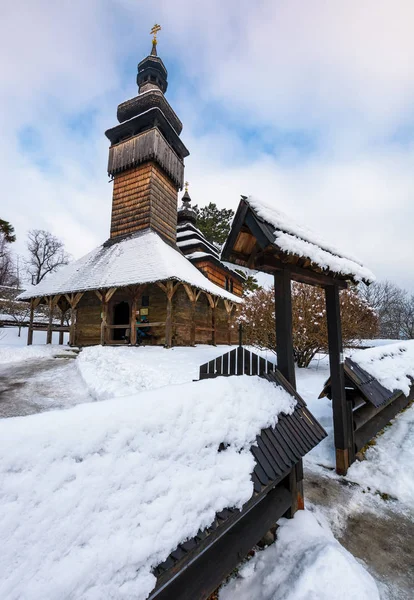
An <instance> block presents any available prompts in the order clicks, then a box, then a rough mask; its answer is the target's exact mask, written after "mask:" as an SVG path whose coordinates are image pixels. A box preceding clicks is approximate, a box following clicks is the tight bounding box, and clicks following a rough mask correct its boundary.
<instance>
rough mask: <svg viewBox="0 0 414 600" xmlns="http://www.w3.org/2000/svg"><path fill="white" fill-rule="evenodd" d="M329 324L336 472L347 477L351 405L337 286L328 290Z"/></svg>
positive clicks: (352, 448)
mask: <svg viewBox="0 0 414 600" xmlns="http://www.w3.org/2000/svg"><path fill="white" fill-rule="evenodd" d="M325 294H326V317H327V324H328V346H329V366H330V371H331V390H332V392H331V393H332V410H333V421H334V439H335V448H336V471H337V473H338V474H339V475H346V472H347V470H348V467H349V465H350V464H351V462H353V453H354V444H353V422H352V404H351V402H347V400H346V396H345V377H344V357H343V348H342V328H341V310H340V303H339V289H338V286H328V287H326V288H325Z"/></svg>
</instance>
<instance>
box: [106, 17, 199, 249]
mask: <svg viewBox="0 0 414 600" xmlns="http://www.w3.org/2000/svg"><path fill="white" fill-rule="evenodd" d="M160 29H161V27H160V26H159V25H154V27H153V28H152V30H151V34H153V40H152V50H151V53H150V55H149V56H147V57H146V58H144V60H142V61H141V62H140V63H139V64H138V75H137V84H138V95H137V96H136V97H135V98H132V99H131V100H127V101H126V102H123V103H122V104H120V105H119V106H118V112H117V118H118V121H119V125H116V126H115V127H113V128H111V129H108V130H107V131H106V132H105V135H106V136H107V137H108V139H109V140H110V142H111V146H110V148H109V161H108V174H109V175H110V176H111V177H113V180H114V189H113V198H112V217H111V238H112V239H116V238H120V239H121V238H122V237H124V236H128V235H131V234H135V233H137V232H140V231H144V230H153V231H156V232H157V233H158V234H159V235H160V236H161V237H162V238H163V239H164V240H165V241H166V242H168V243H169V244H171V245H173V246H175V245H176V229H177V202H178V196H177V194H178V191H179V190H180V189H182V187H183V182H184V158H185V157H186V156H188V155H189V152H188V150H187V148H186V147H185V146H184V144H183V142H182V141H181V140H180V133H181V130H182V127H183V126H182V123H181V121H180V120H179V118H178V117H177V115H176V114H175V112H174V111H173V109H172V108H171V106H170V105H169V103H168V101H167V100H166V99H165V96H164V93H165V92H166V90H167V86H168V83H167V69H166V68H165V66H164V63H163V61H162V60H161V58H159V56H158V55H157V37H156V36H157V33H158V31H159V30H160Z"/></svg>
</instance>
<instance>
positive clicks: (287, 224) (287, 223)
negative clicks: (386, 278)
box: [246, 196, 375, 283]
mask: <svg viewBox="0 0 414 600" xmlns="http://www.w3.org/2000/svg"><path fill="white" fill-rule="evenodd" d="M246 202H247V203H248V204H249V205H250V206H251V208H252V209H253V210H254V212H255V213H256V214H257V215H258V217H260V218H261V219H263V221H265V222H266V223H268V224H269V225H270V226H271V227H274V236H275V240H274V243H275V244H277V246H279V248H280V249H281V250H282V251H283V252H286V253H288V254H294V255H296V256H301V257H306V258H308V259H309V260H311V261H312V262H313V263H314V264H316V265H318V266H319V267H321V268H322V269H328V270H329V271H332V272H333V273H338V274H342V275H347V276H351V277H353V278H354V279H355V280H356V281H365V282H367V283H370V282H372V281H375V275H374V274H373V273H372V272H371V271H370V270H369V269H367V268H366V267H364V266H363V265H362V263H361V262H360V261H359V260H357V259H356V258H354V257H353V256H351V255H346V254H344V253H343V252H341V251H340V250H338V249H337V248H336V247H335V246H333V245H331V244H329V243H328V242H325V241H324V240H323V238H321V237H320V236H319V235H316V234H315V233H314V232H312V231H311V230H310V229H308V228H307V227H304V226H302V225H300V224H298V223H296V222H295V221H294V220H292V219H291V218H290V217H288V216H287V215H286V214H285V213H283V212H282V211H280V210H278V209H277V208H275V206H274V205H273V204H272V203H270V202H266V201H264V200H261V199H260V200H259V199H258V198H255V197H253V196H249V197H248V198H246Z"/></svg>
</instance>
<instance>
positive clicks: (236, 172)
mask: <svg viewBox="0 0 414 600" xmlns="http://www.w3.org/2000/svg"><path fill="white" fill-rule="evenodd" d="M1 10H2V21H3V23H5V24H6V26H5V27H4V31H5V33H4V35H3V37H2V39H1V40H0V53H1V56H2V82H3V86H2V88H1V90H0V125H1V127H2V132H3V135H2V137H1V139H0V165H1V166H0V175H1V179H2V197H3V201H2V202H1V213H2V214H1V216H2V218H7V219H9V220H10V221H12V222H13V223H14V225H15V227H16V229H17V233H18V236H19V238H20V240H19V242H18V245H17V249H18V250H19V251H21V250H22V248H23V240H24V235H25V232H26V230H27V229H29V228H31V227H38V228H47V229H51V230H53V232H54V233H55V234H56V235H58V236H60V237H62V238H63V239H64V240H65V242H66V244H67V247H68V250H69V251H70V252H71V253H72V254H73V255H74V256H76V257H78V256H80V255H81V254H83V253H85V252H86V251H88V250H89V249H91V248H92V247H93V246H94V245H96V244H97V243H99V242H101V241H103V240H104V239H106V237H107V236H108V232H109V218H110V202H111V186H110V185H108V184H107V177H106V160H107V149H108V142H107V140H106V138H105V137H104V130H105V129H106V128H107V127H109V126H111V125H114V124H115V122H116V121H115V115H116V106H117V104H118V103H119V102H120V101H123V100H125V99H127V98H128V97H130V96H132V95H133V94H134V93H135V92H136V88H135V85H134V78H135V73H134V69H135V67H132V68H131V67H128V71H127V72H126V66H125V65H126V64H128V65H129V63H130V62H131V64H133V63H134V62H135V63H136V62H138V61H139V60H140V59H141V58H142V57H143V56H144V54H145V53H146V52H147V51H148V50H149V47H150V36H149V35H148V31H149V28H150V26H151V25H152V24H153V22H155V21H158V22H161V24H162V25H163V30H162V33H161V35H160V45H159V49H160V54H161V55H162V57H163V59H164V61H165V63H166V66H167V68H168V69H169V70H170V72H173V73H174V75H175V77H171V75H170V88H169V90H168V97H169V99H170V101H171V103H172V104H173V107H174V108H175V109H176V110H177V113H178V114H179V116H180V118H181V119H182V120H183V123H184V131H183V135H182V137H183V140H184V142H185V143H186V144H187V146H188V147H189V150H190V152H191V156H190V157H189V159H188V160H187V163H186V164H187V169H186V176H187V178H188V179H190V181H191V194H192V196H193V199H194V201H196V202H198V203H201V204H202V203H205V202H208V201H210V200H214V201H216V202H217V203H218V204H220V205H222V206H232V207H235V206H236V205H237V202H238V199H239V196H240V194H247V193H254V194H255V195H256V196H265V197H267V198H274V200H275V203H276V204H277V205H278V206H280V207H281V208H282V209H283V210H285V211H286V212H288V213H290V214H292V215H295V216H297V217H298V218H299V219H301V220H302V221H305V222H306V223H307V224H309V226H310V227H312V228H313V229H315V230H317V231H320V232H321V233H323V234H324V236H325V237H326V238H327V239H330V240H331V241H333V242H335V243H336V244H337V245H339V246H340V247H341V246H342V247H343V248H344V250H348V251H351V252H352V253H354V254H355V255H358V256H360V257H361V259H362V260H364V261H365V262H366V263H367V266H369V267H370V268H372V270H374V271H376V272H377V275H378V276H379V277H382V278H385V277H388V278H390V279H392V280H393V281H395V282H397V283H400V284H402V285H406V286H409V287H410V288H411V289H414V273H413V269H412V267H411V265H412V258H411V256H412V254H413V250H414V244H413V242H412V239H411V230H410V229H411V223H412V221H413V217H414V209H413V205H414V203H413V200H412V199H413V197H414V182H413V179H412V176H411V173H412V165H413V161H414V151H413V147H414V143H408V142H406V143H405V144H399V145H398V144H396V143H395V142H393V143H391V142H390V141H389V140H390V138H391V136H392V135H393V134H394V133H395V132H396V131H398V132H399V133H401V132H402V134H403V135H404V136H406V137H407V138H408V141H410V136H409V131H410V129H409V127H410V126H411V127H412V125H413V121H414V119H413V116H414V113H413V109H412V106H414V38H413V37H412V35H411V23H412V21H413V17H414V5H413V4H412V3H411V2H410V1H408V0H401V1H400V2H399V3H398V7H397V6H396V5H395V3H394V2H392V1H391V0H382V1H376V2H374V0H364V1H363V2H361V1H359V2H357V0H349V1H348V2H344V1H343V0H332V1H331V2H326V1H324V0H311V1H309V2H303V1H300V0H292V1H290V2H288V3H287V2H281V1H277V2H276V1H272V0H262V1H260V2H255V3H252V2H247V0H242V1H240V2H236V0H231V1H229V2H225V3H224V2H219V1H218V0H210V1H208V2H200V1H198V2H195V1H193V2H190V0H175V1H174V2H171V1H167V0H162V1H160V2H159V3H157V4H156V5H148V4H147V3H144V2H137V1H136V0H118V1H116V0H112V1H111V0H89V1H88V2H83V1H82V2H81V1H80V0H73V1H72V2H70V3H69V2H63V3H58V4H56V5H55V4H53V3H52V4H51V3H50V2H48V1H46V0H32V1H29V0H27V1H26V2H20V3H19V4H14V5H9V6H8V7H7V8H2V9H1ZM132 59H133V60H132ZM125 73H126V74H125ZM218 108H219V109H220V110H221V111H222V115H221V118H220V119H219V120H217V121H215V119H214V115H215V111H216V110H217V109H218ZM79 115H82V118H83V129H82V128H79V127H78V128H77V129H74V125H73V124H74V123H75V124H76V122H77V120H78V119H79ZM223 115H224V116H225V117H226V118H223ZM85 119H86V122H85ZM27 126H30V127H31V128H32V129H33V130H34V131H35V132H36V133H37V136H36V139H38V140H39V146H40V147H39V152H38V155H39V156H41V157H42V159H44V161H45V164H42V163H41V164H39V161H38V160H36V158H38V157H37V156H36V152H33V149H31V151H30V152H29V151H28V148H27V149H25V148H24V147H23V148H22V145H21V143H22V138H21V131H22V129H24V128H25V127H27ZM241 126H243V127H245V126H248V127H249V134H250V137H249V138H248V139H247V138H246V137H245V136H244V135H241V134H240V127H241ZM255 131H257V136H255V135H254V132H255ZM291 131H294V132H299V134H301V133H304V135H305V137H310V138H311V139H314V148H313V150H312V151H306V152H302V149H301V148H300V147H296V146H295V144H294V143H291V142H289V143H287V142H286V136H288V135H289V132H291ZM19 135H20V137H19ZM313 135H315V138H313V137H312V136H313ZM23 140H24V138H23ZM263 140H264V141H265V144H266V145H265V147H264V146H263V147H262V141H263ZM411 142H413V141H412V138H411ZM274 148H275V150H273V149H274ZM269 149H270V150H269Z"/></svg>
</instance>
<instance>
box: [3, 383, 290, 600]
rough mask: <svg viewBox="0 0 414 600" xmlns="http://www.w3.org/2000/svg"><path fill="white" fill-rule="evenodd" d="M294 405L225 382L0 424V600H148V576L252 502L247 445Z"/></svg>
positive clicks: (253, 387)
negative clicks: (222, 515)
mask: <svg viewBox="0 0 414 600" xmlns="http://www.w3.org/2000/svg"><path fill="white" fill-rule="evenodd" d="M294 405H295V401H294V399H292V397H291V396H290V395H289V394H288V393H287V392H286V391H285V390H283V389H282V388H280V387H277V386H274V385H273V384H271V383H269V382H268V381H266V380H263V379H260V378H258V377H247V376H244V377H232V378H224V377H223V378H220V379H216V380H207V381H201V382H195V383H188V384H183V385H175V386H171V387H169V388H168V392H166V389H165V388H164V389H159V390H152V391H149V392H142V393H140V394H136V395H134V396H130V397H126V398H118V399H116V400H108V401H103V402H98V403H91V404H84V405H80V406H77V407H74V408H71V409H68V410H65V411H61V412H49V413H43V414H39V415H33V416H30V417H18V418H14V419H8V420H7V421H2V422H1V421H0V452H1V455H2V457H3V458H2V462H1V465H0V480H1V485H0V507H1V508H0V512H1V514H0V539H1V540H2V560H1V562H0V598H7V599H8V600H21V599H22V598H24V599H25V600H44V599H45V598H47V600H61V599H62V598H76V599H87V600H102V599H103V598H117V599H120V598H131V599H132V598H134V600H139V599H141V600H143V599H144V598H146V597H147V596H148V594H149V593H150V591H151V589H152V588H153V587H154V585H155V577H154V576H153V575H152V573H151V569H152V568H153V567H155V566H156V565H158V564H159V563H161V562H162V561H164V560H165V559H166V558H167V557H168V555H169V553H170V552H171V551H172V550H174V549H175V548H176V547H177V545H178V544H179V543H180V542H183V541H185V540H186V539H188V538H190V537H192V536H194V535H195V534H196V533H197V531H198V530H199V529H200V528H201V529H203V528H205V527H207V526H208V525H210V524H211V523H212V521H213V520H214V516H215V514H216V512H218V511H220V510H222V509H224V508H225V507H232V506H236V507H241V506H242V505H243V504H244V503H245V502H246V501H247V500H248V499H249V498H250V497H251V495H252V492H253V486H252V482H251V479H250V476H251V472H252V471H253V468H254V459H253V455H252V454H251V452H250V446H251V444H252V443H253V442H254V440H255V438H256V435H257V434H258V433H259V432H260V430H261V429H262V428H265V427H267V426H271V425H274V424H275V423H276V422H277V415H278V414H280V413H281V412H286V413H290V412H292V411H293V409H294ZM221 443H224V444H225V445H226V449H225V450H223V451H221V452H219V451H218V450H219V446H220V444H221Z"/></svg>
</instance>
